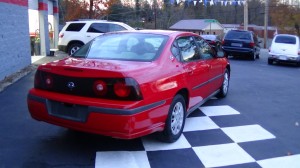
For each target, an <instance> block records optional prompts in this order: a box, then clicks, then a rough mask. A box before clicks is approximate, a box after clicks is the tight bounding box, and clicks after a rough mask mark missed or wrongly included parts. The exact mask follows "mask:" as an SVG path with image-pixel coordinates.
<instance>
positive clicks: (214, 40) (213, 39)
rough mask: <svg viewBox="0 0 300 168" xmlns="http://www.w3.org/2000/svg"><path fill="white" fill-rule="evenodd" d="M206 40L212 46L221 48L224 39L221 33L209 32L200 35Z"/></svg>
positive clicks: (217, 48)
mask: <svg viewBox="0 0 300 168" xmlns="http://www.w3.org/2000/svg"><path fill="white" fill-rule="evenodd" d="M200 36H201V37H202V38H203V39H204V40H206V41H207V42H208V43H209V44H210V45H211V46H213V47H215V49H216V50H219V49H221V44H222V40H221V38H220V36H219V35H214V34H207V35H200Z"/></svg>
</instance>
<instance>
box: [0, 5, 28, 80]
mask: <svg viewBox="0 0 300 168" xmlns="http://www.w3.org/2000/svg"><path fill="white" fill-rule="evenodd" d="M0 11H1V12H0V30H1V31H0V62H1V66H0V80H3V79H4V78H5V77H6V76H8V75H11V74H13V73H15V72H18V71H19V70H20V69H23V68H25V67H27V66H28V65H30V64H31V57H30V41H29V33H28V32H29V26H28V8H27V6H22V5H16V4H10V3H2V2H0Z"/></svg>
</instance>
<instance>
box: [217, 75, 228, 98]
mask: <svg viewBox="0 0 300 168" xmlns="http://www.w3.org/2000/svg"><path fill="white" fill-rule="evenodd" d="M228 89H229V71H228V70H227V69H226V70H225V73H224V80H223V83H222V86H221V87H220V92H219V93H218V94H217V95H216V96H217V97H218V98H223V97H226V95H227V93H228Z"/></svg>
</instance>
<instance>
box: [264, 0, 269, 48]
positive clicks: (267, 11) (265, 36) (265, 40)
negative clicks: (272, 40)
mask: <svg viewBox="0 0 300 168" xmlns="http://www.w3.org/2000/svg"><path fill="white" fill-rule="evenodd" d="M268 18H269V0H265V31H264V48H267V40H268Z"/></svg>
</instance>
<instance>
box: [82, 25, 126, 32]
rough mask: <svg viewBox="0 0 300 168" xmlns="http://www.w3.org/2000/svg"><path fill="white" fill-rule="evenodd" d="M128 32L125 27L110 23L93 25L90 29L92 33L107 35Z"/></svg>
mask: <svg viewBox="0 0 300 168" xmlns="http://www.w3.org/2000/svg"><path fill="white" fill-rule="evenodd" d="M122 30H126V29H125V28H124V27H123V26H120V25H117V24H110V23H93V24H91V26H90V27H89V29H88V32H91V33H107V32H114V31H122Z"/></svg>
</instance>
